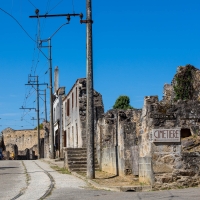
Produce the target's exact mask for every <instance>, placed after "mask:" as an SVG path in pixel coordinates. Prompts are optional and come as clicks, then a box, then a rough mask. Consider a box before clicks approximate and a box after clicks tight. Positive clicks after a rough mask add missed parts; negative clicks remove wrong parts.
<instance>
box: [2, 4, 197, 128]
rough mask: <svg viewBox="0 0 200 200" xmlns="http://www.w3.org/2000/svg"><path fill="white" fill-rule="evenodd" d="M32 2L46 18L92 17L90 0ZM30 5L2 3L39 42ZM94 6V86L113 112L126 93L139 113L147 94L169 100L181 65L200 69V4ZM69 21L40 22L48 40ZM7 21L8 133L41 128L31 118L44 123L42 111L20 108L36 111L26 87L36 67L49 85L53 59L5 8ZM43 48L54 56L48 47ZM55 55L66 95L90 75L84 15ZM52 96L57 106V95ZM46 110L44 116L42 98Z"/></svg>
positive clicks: (55, 45)
mask: <svg viewBox="0 0 200 200" xmlns="http://www.w3.org/2000/svg"><path fill="white" fill-rule="evenodd" d="M30 1H31V2H32V4H33V5H34V6H35V7H36V8H38V9H39V10H40V14H45V13H47V12H48V13H49V14H61V13H73V12H75V13H80V12H82V13H83V14H84V15H85V10H86V1H85V0H84V1H83V0H61V1H60V0H43V1H39V0H30ZM30 1H28V0H1V2H0V8H2V9H4V10H5V11H7V12H8V13H10V14H11V15H12V16H14V17H15V18H16V19H17V20H18V21H19V23H20V24H21V25H22V26H23V28H24V29H25V30H26V31H27V32H28V33H29V34H30V36H31V37H32V38H34V39H36V34H37V27H38V20H37V19H30V18H29V15H34V14H35V13H34V11H35V7H34V6H33V5H32V4H31V3H30ZM58 3H59V4H58ZM92 3H93V4H92V6H93V20H94V24H93V54H94V87H95V89H96V90H97V91H98V92H100V93H101V94H102V95H103V101H104V107H105V110H106V111H107V110H108V109H110V108H112V106H113V104H114V103H115V100H116V99H117V97H118V96H119V95H128V96H129V97H130V99H131V105H132V106H133V107H135V108H141V107H142V105H143V99H144V96H147V95H159V98H160V99H161V98H162V91H163V85H164V84H165V83H170V82H171V80H172V78H173V76H174V74H175V73H176V69H177V67H178V66H180V65H186V64H192V65H194V66H195V67H197V68H200V39H199V38H200V25H199V19H200V13H199V10H200V1H199V0H191V1H188V0H187V1H186V0H181V1H180V0H173V1H172V0H162V1H160V0H152V1H149V0H140V1H134V0H124V1H119V0H115V1H106V0H101V1H93V2H92ZM57 4H58V5H57ZM56 5H57V6H56ZM55 6H56V7H55ZM65 22H66V19H65V17H60V18H47V19H40V38H41V39H46V38H48V37H50V36H51V35H52V34H53V33H54V32H55V31H56V30H57V29H58V28H59V27H60V26H61V25H62V24H63V23H65ZM0 24H1V32H0V70H1V72H0V94H1V95H0V118H1V119H0V131H1V130H3V129H4V128H6V127H8V126H9V127H11V128H13V129H24V128H33V127H35V126H36V121H34V120H31V118H32V117H34V118H36V113H35V112H34V111H33V110H32V111H28V112H24V111H23V110H20V109H19V108H20V107H21V106H22V105H24V106H26V107H36V105H35V102H34V101H35V99H36V94H35V91H34V89H31V87H30V86H25V84H27V81H28V74H30V73H31V69H32V74H33V73H34V71H35V75H38V76H39V81H40V83H44V82H49V74H48V73H46V74H45V72H46V71H47V70H48V62H47V59H46V58H45V57H44V56H43V55H42V54H39V53H38V50H37V48H36V46H35V43H34V42H33V41H32V40H31V39H30V38H29V37H28V36H27V35H26V34H25V32H24V31H23V30H22V28H21V27H20V26H19V25H18V24H17V23H16V21H14V20H13V19H12V18H11V17H10V16H8V15H7V14H5V13H4V12H2V11H1V10H0ZM43 51H44V53H45V54H46V55H48V49H45V48H44V49H43ZM52 58H53V68H55V66H59V70H60V86H65V87H66V92H68V91H69V90H70V88H71V87H72V85H73V84H74V82H75V81H76V79H77V78H81V77H85V76H86V26H85V24H82V25H81V24H80V23H79V18H78V17H74V18H72V19H71V21H70V24H69V25H66V26H64V27H63V28H61V29H60V30H59V32H57V33H56V35H55V36H54V37H53V38H52ZM44 88H45V87H44V86H41V89H44ZM29 93H30V94H29ZM47 95H48V96H47V103H49V92H48V93H47ZM27 96H28V97H27ZM26 97H27V98H26ZM40 105H41V106H40V109H41V118H43V117H44V115H43V113H42V112H43V110H44V102H43V101H42V100H41V101H40ZM48 112H49V106H48ZM21 119H23V120H21Z"/></svg>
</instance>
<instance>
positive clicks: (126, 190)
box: [71, 172, 152, 192]
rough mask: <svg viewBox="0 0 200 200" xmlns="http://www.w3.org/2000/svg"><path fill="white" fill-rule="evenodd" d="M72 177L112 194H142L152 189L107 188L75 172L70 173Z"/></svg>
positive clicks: (142, 187)
mask: <svg viewBox="0 0 200 200" xmlns="http://www.w3.org/2000/svg"><path fill="white" fill-rule="evenodd" d="M71 174H72V175H74V176H76V177H78V178H80V179H82V180H84V181H86V182H88V183H89V184H91V185H92V186H93V187H95V188H97V189H101V190H109V191H113V192H144V191H146V192H147V191H151V190H152V187H151V186H150V185H147V186H113V187H107V186H102V185H99V184H98V183H96V182H94V181H92V180H90V179H87V178H86V177H84V176H82V175H80V174H78V173H76V172H71Z"/></svg>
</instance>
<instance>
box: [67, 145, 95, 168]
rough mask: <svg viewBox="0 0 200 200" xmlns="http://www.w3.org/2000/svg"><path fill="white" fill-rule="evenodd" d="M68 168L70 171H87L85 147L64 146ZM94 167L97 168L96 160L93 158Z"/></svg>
mask: <svg viewBox="0 0 200 200" xmlns="http://www.w3.org/2000/svg"><path fill="white" fill-rule="evenodd" d="M65 154H66V156H67V166H68V170H69V171H72V172H86V171H87V149H86V148H66V149H65ZM95 169H96V170H98V169H99V165H98V161H97V159H95Z"/></svg>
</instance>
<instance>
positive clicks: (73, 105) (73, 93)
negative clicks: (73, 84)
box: [72, 92, 74, 108]
mask: <svg viewBox="0 0 200 200" xmlns="http://www.w3.org/2000/svg"><path fill="white" fill-rule="evenodd" d="M73 107H74V93H73V92H72V108H73Z"/></svg>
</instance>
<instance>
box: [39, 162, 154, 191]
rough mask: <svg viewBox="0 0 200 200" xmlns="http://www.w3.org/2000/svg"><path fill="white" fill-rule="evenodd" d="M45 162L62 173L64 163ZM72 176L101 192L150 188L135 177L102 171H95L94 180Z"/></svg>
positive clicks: (80, 175)
mask: <svg viewBox="0 0 200 200" xmlns="http://www.w3.org/2000/svg"><path fill="white" fill-rule="evenodd" d="M41 160H43V161H44V162H47V163H48V164H49V165H50V166H51V167H52V168H54V169H57V171H58V172H59V171H60V172H63V165H64V161H56V160H55V159H41ZM71 174H72V175H74V176H76V177H78V178H80V179H82V180H84V181H86V182H88V183H89V184H90V185H92V186H93V187H94V188H97V189H101V190H109V191H115V192H127V191H135V192H141V191H150V190H152V188H151V186H149V185H143V184H140V183H139V181H138V178H137V177H134V176H133V175H128V176H124V177H122V176H115V175H114V174H109V173H106V172H102V171H95V179H93V180H90V179H87V178H86V173H81V172H80V173H77V172H71Z"/></svg>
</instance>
